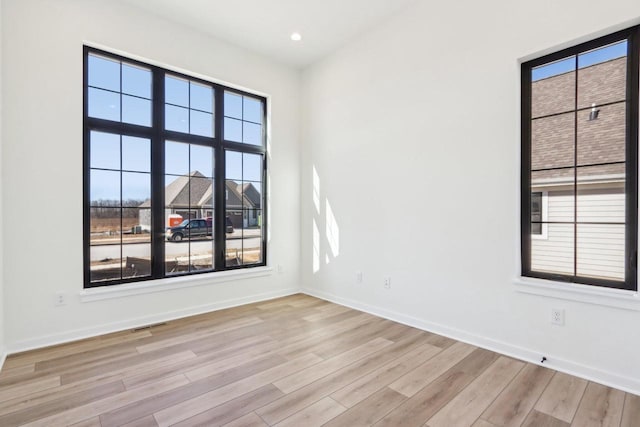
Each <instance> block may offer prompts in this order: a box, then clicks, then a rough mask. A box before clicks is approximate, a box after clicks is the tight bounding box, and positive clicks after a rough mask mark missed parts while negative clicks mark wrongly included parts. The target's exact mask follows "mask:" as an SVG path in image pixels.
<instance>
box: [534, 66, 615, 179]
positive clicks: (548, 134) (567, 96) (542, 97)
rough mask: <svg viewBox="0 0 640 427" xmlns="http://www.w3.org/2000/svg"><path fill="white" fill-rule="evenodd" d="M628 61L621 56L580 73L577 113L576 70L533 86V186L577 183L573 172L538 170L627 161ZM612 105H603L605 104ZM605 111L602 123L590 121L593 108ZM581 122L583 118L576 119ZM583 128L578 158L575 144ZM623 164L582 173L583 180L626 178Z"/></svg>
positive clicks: (600, 116) (535, 83) (585, 169)
mask: <svg viewBox="0 0 640 427" xmlns="http://www.w3.org/2000/svg"><path fill="white" fill-rule="evenodd" d="M626 64H627V62H626V57H623V58H617V59H613V60H609V61H605V62H602V63H598V64H595V65H591V66H589V67H584V68H580V69H579V70H578V102H577V104H578V108H587V109H585V110H581V111H578V112H577V116H576V113H574V112H573V111H571V110H573V109H574V108H575V93H576V87H575V85H576V75H575V73H576V72H575V71H572V72H568V73H563V74H559V75H555V76H552V77H548V78H545V79H541V80H537V81H534V82H533V83H532V85H531V86H532V87H531V96H532V117H533V120H532V122H531V168H532V170H533V171H534V172H533V173H532V182H533V183H534V184H536V183H538V184H541V183H544V182H556V185H557V183H558V182H561V181H563V177H564V178H566V179H565V180H564V181H565V182H571V181H573V178H574V172H573V170H572V169H564V170H563V169H560V170H545V171H535V170H536V169H546V168H559V167H567V168H571V167H573V166H574V160H575V159H574V157H577V164H578V166H585V165H591V164H598V163H610V162H624V161H625V107H626V103H625V102H624V101H625V88H626V86H625V82H626ZM607 103H612V104H611V105H605V106H601V105H602V104H607ZM592 104H596V109H598V110H600V111H599V115H598V118H597V119H596V120H589V115H590V112H591V108H590V107H591V105H592ZM576 118H577V120H576ZM576 124H577V141H578V143H577V156H575V154H576V153H575V152H574V140H575V133H576ZM620 166H621V165H609V166H599V167H592V168H587V167H585V168H580V169H579V173H578V175H579V181H580V180H589V181H593V178H594V177H595V176H599V175H602V176H603V178H606V179H608V180H610V179H612V178H614V177H615V176H618V177H619V178H624V167H620Z"/></svg>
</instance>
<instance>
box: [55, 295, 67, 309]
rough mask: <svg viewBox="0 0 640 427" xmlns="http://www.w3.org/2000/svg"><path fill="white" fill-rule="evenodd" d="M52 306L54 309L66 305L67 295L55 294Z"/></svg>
mask: <svg viewBox="0 0 640 427" xmlns="http://www.w3.org/2000/svg"><path fill="white" fill-rule="evenodd" d="M53 305H54V306H55V307H59V306H61V305H67V294H65V293H64V292H56V293H55V295H54V296H53Z"/></svg>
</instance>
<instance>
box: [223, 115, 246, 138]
mask: <svg viewBox="0 0 640 427" xmlns="http://www.w3.org/2000/svg"><path fill="white" fill-rule="evenodd" d="M224 139H226V140H227V141H235V142H242V121H240V120H236V119H230V118H227V117H225V118H224Z"/></svg>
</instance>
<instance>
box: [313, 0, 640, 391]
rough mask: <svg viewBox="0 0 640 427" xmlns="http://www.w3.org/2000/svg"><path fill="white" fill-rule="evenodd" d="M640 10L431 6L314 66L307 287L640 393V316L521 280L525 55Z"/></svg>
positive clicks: (507, 0)
mask: <svg viewBox="0 0 640 427" xmlns="http://www.w3.org/2000/svg"><path fill="white" fill-rule="evenodd" d="M638 17H640V3H638V2H637V1H636V0H616V1H615V2H614V3H607V4H606V5H604V4H603V3H602V2H597V1H595V0H589V1H583V0H581V1H578V0H570V1H562V2H557V1H543V2H538V3H535V4H532V3H526V2H520V1H511V0H493V1H488V2H475V1H463V2H437V3H435V4H434V2H427V1H418V2H416V3H415V4H414V5H412V6H411V7H410V8H409V9H408V10H406V11H404V12H403V13H401V14H399V15H398V16H396V17H394V18H393V19H392V20H390V21H389V22H387V23H386V24H385V25H382V26H379V27H378V28H377V29H375V30H374V31H373V32H371V33H369V34H367V35H365V36H363V37H360V38H359V39H358V40H356V41H354V42H352V43H350V44H349V45H348V46H346V47H344V48H342V49H341V50H339V51H338V52H336V53H334V54H333V55H332V56H330V57H329V58H327V59H326V60H324V61H322V62H320V63H318V64H315V65H314V66H312V67H310V68H309V69H307V70H306V71H305V73H304V75H303V108H304V120H303V147H302V157H301V159H302V170H301V173H302V177H303V181H302V206H303V211H302V230H303V238H302V250H303V254H304V259H303V266H302V268H303V271H302V278H303V279H302V280H303V287H304V289H305V291H307V292H309V293H311V294H315V295H320V296H323V297H326V298H329V299H333V300H335V301H340V302H343V303H346V304H349V305H352V306H355V307H359V308H363V309H368V310H370V311H373V312H376V313H379V314H382V315H385V316H388V317H391V318H395V319H399V320H402V321H405V322H408V323H411V324H414V325H419V326H422V327H425V328H428V329H432V330H435V331H439V332H442V333H447V334H449V335H452V336H454V337H457V338H460V339H464V340H468V341H471V342H475V343H478V344H481V345H484V346H487V347H491V348H494V349H498V350H501V351H504V352H507V353H509V354H513V355H515V356H518V357H522V358H526V359H528V360H535V361H539V360H540V358H541V357H542V356H543V355H545V356H547V357H548V359H549V361H548V363H547V364H548V365H549V366H551V367H556V368H560V369H564V370H566V371H570V372H574V373H577V374H580V375H583V376H589V377H591V378H594V379H597V380H598V381H603V382H607V383H609V384H614V385H617V386H619V387H623V388H625V389H627V390H635V391H636V392H637V393H639V392H640V363H638V361H640V312H638V311H633V310H623V309H619V308H613V307H608V306H601V305H594V304H585V303H581V302H575V301H569V300H563V299H556V298H549V297H544V296H534V295H529V294H524V293H521V292H518V291H517V290H516V286H515V285H514V278H515V277H516V276H518V272H519V261H518V260H519V203H520V201H519V182H520V175H519V151H520V148H519V147H520V116H519V101H520V99H519V98H520V95H519V94H520V92H519V91H520V87H519V79H520V72H519V71H520V70H519V62H518V61H519V59H522V58H524V57H528V58H527V59H529V58H531V55H533V54H536V53H538V54H540V53H548V52H549V51H551V50H552V49H554V48H558V47H559V46H560V45H563V44H565V46H566V43H567V42H571V41H583V40H586V39H588V38H590V37H593V36H598V35H602V34H605V33H607V32H609V31H611V30H612V29H614V27H615V29H620V28H623V26H624V25H625V24H624V23H625V21H626V24H630V23H639V22H640V19H637V18H638ZM630 19H631V20H634V19H635V20H634V21H629V20H630ZM543 51H544V52H543ZM314 168H315V170H316V171H317V175H318V178H319V179H318V182H319V189H318V188H316V189H315V190H314V178H313V174H314V172H313V169H314ZM314 192H315V193H314ZM314 194H315V197H318V198H319V200H320V204H319V209H316V206H315V204H314ZM314 224H315V227H316V228H317V236H318V238H319V241H318V242H314V234H315V233H314ZM314 258H316V259H314ZM314 266H315V268H314ZM315 269H317V271H315V272H314V270H315ZM356 271H362V272H363V277H364V283H362V284H358V283H356ZM387 275H388V276H390V277H391V289H388V290H387V289H384V287H383V278H384V277H385V276H387ZM552 308H561V309H564V310H565V313H566V324H565V326H562V327H559V326H556V325H551V324H550V318H551V309H552Z"/></svg>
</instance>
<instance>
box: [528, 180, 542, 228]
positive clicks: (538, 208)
mask: <svg viewBox="0 0 640 427" xmlns="http://www.w3.org/2000/svg"><path fill="white" fill-rule="evenodd" d="M531 234H534V235H537V236H539V235H541V234H542V192H540V191H536V192H531Z"/></svg>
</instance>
